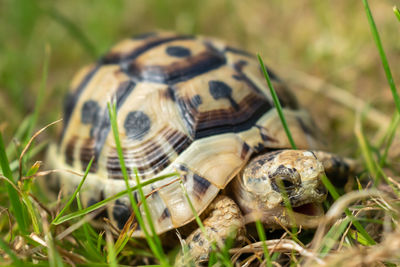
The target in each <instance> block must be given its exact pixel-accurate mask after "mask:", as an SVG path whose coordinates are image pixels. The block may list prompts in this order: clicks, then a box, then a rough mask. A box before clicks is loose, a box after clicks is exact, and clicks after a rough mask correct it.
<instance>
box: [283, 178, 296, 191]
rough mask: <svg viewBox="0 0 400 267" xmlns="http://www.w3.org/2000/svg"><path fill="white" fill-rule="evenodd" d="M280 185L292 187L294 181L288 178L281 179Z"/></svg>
mask: <svg viewBox="0 0 400 267" xmlns="http://www.w3.org/2000/svg"><path fill="white" fill-rule="evenodd" d="M281 181H282V185H283V186H284V187H285V188H286V189H290V188H293V187H294V183H293V182H292V181H290V180H288V179H282V180H281Z"/></svg>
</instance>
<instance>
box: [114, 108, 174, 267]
mask: <svg viewBox="0 0 400 267" xmlns="http://www.w3.org/2000/svg"><path fill="white" fill-rule="evenodd" d="M107 107H108V114H109V116H110V122H111V128H112V131H113V134H114V140H115V145H116V148H117V153H118V158H119V162H120V165H121V171H122V175H123V177H124V181H125V185H126V188H127V190H128V197H129V199H130V201H131V205H132V208H133V211H134V212H135V216H136V219H137V221H138V223H139V225H140V227H141V229H142V230H143V233H144V234H145V237H146V240H147V243H148V244H149V246H150V248H151V250H152V251H153V253H154V254H155V256H156V257H157V259H158V260H159V261H160V263H161V265H163V266H168V265H169V264H168V262H167V257H166V256H165V254H164V251H163V249H162V246H161V241H160V239H159V238H158V235H157V234H156V232H155V228H154V225H153V222H152V218H151V214H150V212H149V210H148V208H147V209H146V208H144V212H145V215H146V217H147V218H148V224H149V225H150V229H151V231H152V235H150V234H149V232H148V230H147V227H146V224H145V223H144V220H143V217H142V215H141V213H140V210H139V207H138V205H137V203H136V201H135V199H134V197H133V194H132V188H131V186H130V185H129V176H128V172H127V170H126V166H125V160H124V155H123V152H122V146H121V142H120V140H119V132H118V124H117V110H116V105H115V104H113V105H112V106H111V105H110V103H108V104H107ZM136 178H137V179H136V183H137V184H136V186H137V188H138V191H139V194H140V196H141V201H142V203H143V206H144V207H146V204H145V202H146V198H145V197H144V194H143V191H142V190H141V188H142V186H143V185H142V184H141V182H140V180H139V179H138V176H137V175H136Z"/></svg>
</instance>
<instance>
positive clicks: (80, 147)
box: [44, 32, 352, 260]
mask: <svg viewBox="0 0 400 267" xmlns="http://www.w3.org/2000/svg"><path fill="white" fill-rule="evenodd" d="M269 74H270V76H271V79H272V83H273V85H274V88H275V90H276V93H277V95H278V97H279V99H280V103H281V105H282V107H283V113H284V116H285V118H286V120H287V122H288V125H289V128H290V130H291V133H292V134H293V137H294V141H295V143H296V145H297V146H298V147H299V148H300V149H305V150H293V149H290V148H291V146H290V143H289V141H288V138H287V136H286V134H285V132H284V129H283V127H282V124H281V121H280V119H279V117H278V114H277V111H276V109H275V107H274V104H273V101H272V97H271V94H270V91H269V89H268V86H267V84H266V82H265V79H264V77H263V74H262V71H261V68H260V65H259V63H258V62H257V60H256V58H255V57H254V55H252V54H250V53H248V52H246V51H242V50H240V49H237V48H234V47H232V46H229V45H227V44H226V43H225V42H223V41H220V40H218V39H215V38H209V37H201V36H199V37H196V36H191V35H180V34H176V33H173V32H155V33H146V34H142V35H138V36H135V37H132V38H128V39H125V40H123V41H121V42H119V43H117V44H116V45H115V46H114V47H112V48H111V50H110V51H109V52H108V53H107V54H106V55H105V56H103V57H102V58H101V59H100V60H99V61H97V62H96V63H94V64H92V65H89V66H87V67H84V68H83V69H82V70H80V71H79V72H78V73H77V74H76V76H75V78H74V79H73V80H72V83H71V89H70V90H69V92H68V94H67V97H66V101H65V107H64V120H63V124H64V127H63V130H62V133H61V138H60V141H59V142H58V143H57V144H53V145H51V146H50V148H49V151H48V157H47V163H48V166H50V167H51V168H54V169H69V170H74V171H80V172H83V171H85V169H86V168H87V166H88V163H89V161H90V159H91V158H92V157H94V161H93V164H92V166H91V169H90V171H89V174H88V176H87V179H86V181H85V183H84V185H83V187H82V189H81V199H82V202H83V204H84V206H91V205H93V204H95V203H96V202H98V201H101V200H103V199H105V198H107V197H110V196H112V195H115V194H116V193H118V192H120V191H123V190H125V189H126V186H125V182H124V180H123V175H122V172H121V166H120V162H119V159H118V155H117V150H116V145H115V141H114V136H113V133H112V130H111V126H110V119H109V115H108V110H107V103H109V102H114V103H115V105H116V110H117V122H118V125H119V126H118V127H119V135H120V139H121V145H122V148H123V156H124V159H125V163H126V166H127V169H128V172H129V174H130V176H131V177H134V175H135V168H136V169H137V172H138V175H139V178H140V180H141V181H142V182H143V181H146V180H148V179H150V178H153V177H156V176H161V175H166V174H169V173H173V172H178V173H179V174H180V175H179V177H180V179H179V180H180V181H181V183H182V184H183V186H184V187H185V188H186V191H187V194H188V196H189V198H190V201H191V202H192V204H193V206H194V208H195V210H196V211H197V212H198V213H199V214H202V216H203V217H204V225H205V228H206V232H207V233H208V234H209V235H210V236H211V237H213V238H212V240H224V239H225V238H226V237H227V235H228V234H229V231H230V230H231V229H232V227H233V228H236V230H237V234H238V235H239V234H241V233H243V232H244V225H245V224H247V223H250V222H254V220H256V219H260V220H261V221H262V222H263V223H264V224H266V225H268V226H270V227H277V226H279V225H280V224H281V225H286V226H290V225H292V224H293V223H294V222H293V219H294V220H295V222H296V224H297V225H302V226H303V227H315V226H316V225H317V224H318V218H320V216H322V214H323V210H322V208H321V205H320V203H321V202H322V201H323V200H324V199H325V197H326V195H327V192H326V189H325V187H324V186H323V184H322V182H321V179H320V178H321V176H322V175H323V174H324V172H326V174H327V175H328V176H330V177H333V178H334V179H336V177H339V176H341V177H342V176H346V174H347V173H349V171H351V169H352V165H351V162H349V161H348V160H346V159H344V158H341V157H339V156H336V155H334V154H331V153H328V152H324V151H323V150H321V149H323V147H324V146H323V142H322V141H321V137H320V136H321V134H320V133H319V131H318V129H317V127H316V125H315V123H314V122H313V120H312V118H311V116H310V115H309V113H308V112H307V111H306V110H304V109H303V108H302V107H300V105H299V104H298V102H297V99H296V98H295V96H294V95H293V94H292V93H291V91H290V90H289V89H288V87H287V86H286V85H285V84H284V83H283V82H282V81H281V80H280V79H279V78H278V77H277V76H276V75H275V74H274V73H273V72H271V71H270V72H269ZM319 149H320V150H319ZM174 180H177V176H174V177H169V178H166V179H164V180H160V181H157V182H154V183H152V184H150V185H147V186H144V187H143V191H144V193H145V194H149V197H148V198H147V205H148V206H149V209H150V213H151V218H152V221H153V223H154V225H155V230H156V233H157V234H162V233H164V232H167V231H169V230H171V229H175V228H180V227H183V226H184V225H187V224H189V223H190V222H191V221H193V220H194V218H195V216H194V215H193V212H192V210H191V208H190V205H189V204H190V203H189V202H188V200H187V198H186V196H185V194H184V192H183V190H182V187H181V185H180V182H179V181H175V182H173V181H174ZM80 181H81V176H75V175H72V174H71V173H67V172H65V173H64V172H61V173H58V174H57V175H53V176H52V177H50V179H48V180H47V181H46V183H44V186H45V188H47V189H50V190H52V191H53V192H57V191H58V190H60V188H61V189H62V191H63V193H64V194H66V195H68V194H70V193H71V192H73V190H75V188H76V186H77V185H78V184H79V182H80ZM130 182H131V186H134V185H135V184H136V183H135V179H134V178H132V179H131V180H130ZM283 192H286V194H287V197H288V199H289V200H290V203H291V206H292V207H293V214H292V215H293V216H294V217H290V216H288V212H286V208H285V205H284V198H283ZM134 197H135V199H136V201H139V197H138V192H136V191H135V192H134ZM142 208H143V207H141V211H142V212H143V210H142ZM131 213H132V211H131V208H130V203H129V198H128V197H122V198H120V199H118V200H116V201H115V202H114V203H112V205H109V206H108V207H107V210H106V212H105V214H103V215H104V216H108V217H109V219H110V220H111V221H112V222H113V223H114V224H115V225H116V227H117V228H119V229H122V228H123V227H124V225H125V223H126V221H127V220H128V218H129V217H130V215H131ZM289 217H290V218H289ZM144 219H145V220H146V218H144ZM146 224H147V222H146ZM238 229H239V230H238ZM133 235H134V236H136V237H143V231H142V229H141V228H140V227H138V228H137V229H136V230H135V232H134V234H133ZM186 242H187V244H188V246H189V248H190V249H191V254H192V255H194V256H193V257H194V258H195V259H196V260H205V259H207V256H208V253H209V252H210V243H209V239H206V238H205V236H204V233H202V232H201V231H200V230H199V229H197V230H195V231H193V232H192V233H191V234H190V235H189V236H188V237H187V239H186Z"/></svg>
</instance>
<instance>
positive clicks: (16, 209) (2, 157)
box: [0, 132, 28, 235]
mask: <svg viewBox="0 0 400 267" xmlns="http://www.w3.org/2000/svg"><path fill="white" fill-rule="evenodd" d="M0 165H1V169H2V172H3V174H4V176H5V177H6V178H8V179H9V180H10V181H14V180H13V175H12V172H11V169H10V165H9V162H8V159H7V155H6V150H5V147H4V143H3V136H2V134H1V132H0ZM6 188H7V192H8V197H9V199H10V203H11V208H12V210H11V212H12V213H13V214H14V216H15V219H16V220H17V223H18V227H19V228H20V229H21V232H22V233H23V234H25V235H26V234H28V224H27V221H26V218H28V215H27V211H26V208H25V206H23V205H22V202H21V199H20V197H19V195H18V192H17V190H15V188H14V187H13V186H12V185H10V184H8V183H7V184H6Z"/></svg>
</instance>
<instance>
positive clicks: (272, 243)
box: [229, 239, 325, 264]
mask: <svg viewBox="0 0 400 267" xmlns="http://www.w3.org/2000/svg"><path fill="white" fill-rule="evenodd" d="M265 243H266V244H267V246H268V251H269V252H271V253H272V252H292V251H297V252H298V253H299V254H300V255H302V256H304V257H306V258H310V259H312V260H314V261H316V262H317V263H318V264H324V263H325V262H324V261H323V260H322V259H320V258H318V257H317V256H316V254H315V253H313V252H312V251H310V250H308V249H305V248H303V247H302V246H300V245H299V244H297V243H296V242H295V241H293V240H290V239H274V240H267V241H265ZM229 252H230V253H231V254H234V255H233V257H232V259H233V260H235V259H236V260H237V259H238V258H239V257H240V255H241V254H243V253H262V252H263V247H262V242H256V243H253V244H250V245H247V246H245V247H242V248H234V249H230V250H229Z"/></svg>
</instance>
